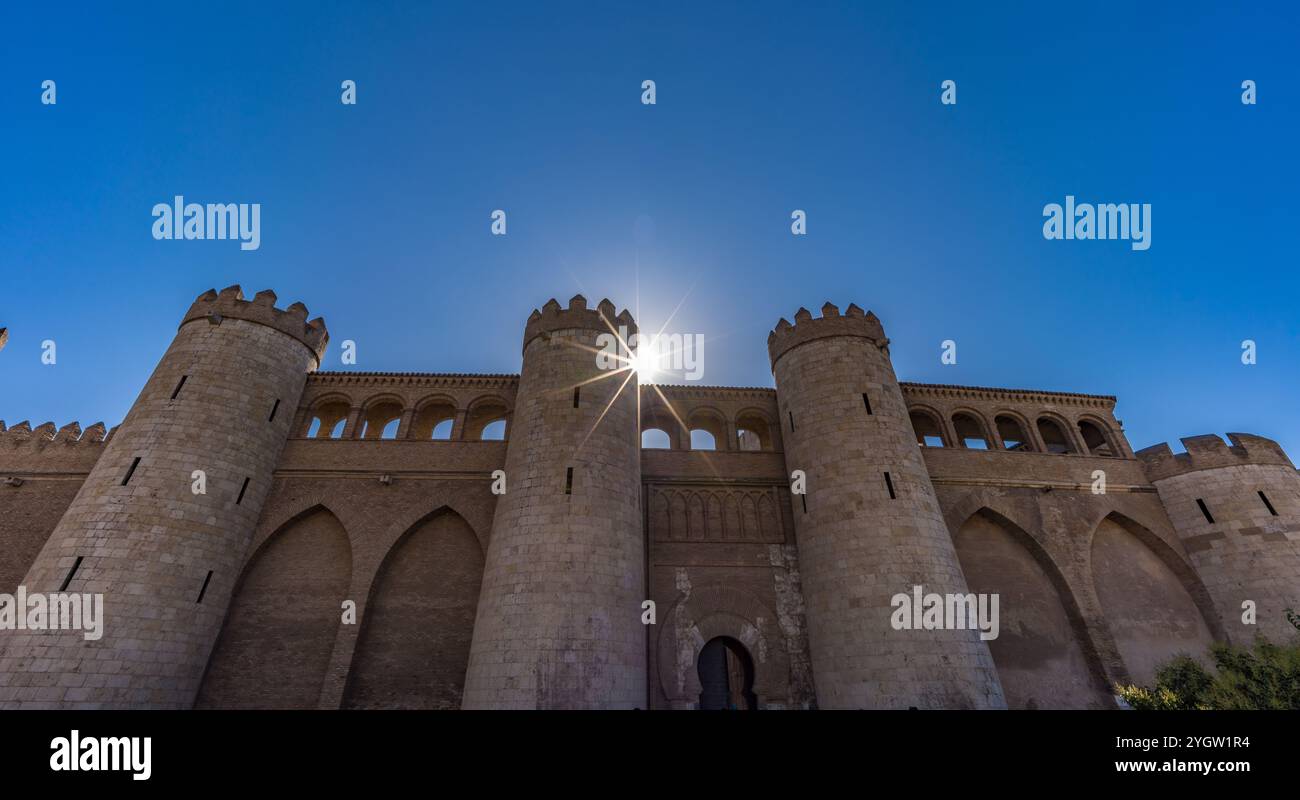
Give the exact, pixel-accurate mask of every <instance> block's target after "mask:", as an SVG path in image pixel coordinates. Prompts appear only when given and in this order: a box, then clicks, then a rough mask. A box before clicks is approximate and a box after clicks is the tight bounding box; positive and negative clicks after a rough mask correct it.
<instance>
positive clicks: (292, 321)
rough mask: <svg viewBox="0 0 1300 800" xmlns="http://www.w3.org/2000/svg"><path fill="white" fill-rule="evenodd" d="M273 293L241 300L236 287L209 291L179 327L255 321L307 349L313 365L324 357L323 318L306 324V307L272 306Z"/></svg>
mask: <svg viewBox="0 0 1300 800" xmlns="http://www.w3.org/2000/svg"><path fill="white" fill-rule="evenodd" d="M275 300H276V296H275V292H273V291H271V290H270V289H263V290H262V291H260V292H258V293H257V294H256V295H254V296H253V299H252V300H245V299H244V291H243V289H241V288H240V286H239V284H235V285H234V286H227V287H226V288H224V289H222V290H221V292H220V293H218V292H217V291H216V290H215V289H209V290H207V291H206V292H204V293H203V294H201V295H199V296H198V298H196V299H195V301H194V304H193V305H192V306H190V310H189V311H188V312H186V314H185V318H184V319H182V320H181V325H182V326H183V325H186V324H188V323H191V322H194V321H196V320H206V321H207V322H208V323H210V324H212V325H220V324H221V321H222V320H223V319H225V318H226V317H229V318H231V319H242V320H245V321H247V322H255V323H257V324H258V325H265V326H267V327H269V328H274V329H275V330H278V331H280V332H281V333H285V334H287V335H289V336H292V337H293V338H295V339H297V340H298V341H300V342H302V343H303V344H304V345H306V346H307V349H308V350H310V351H312V354H313V355H314V356H315V357H316V364H317V365H318V366H319V365H320V360H321V358H322V357H323V356H324V354H325V346H326V345H327V344H328V343H329V338H330V337H329V331H328V330H326V328H325V318H324V317H317V318H316V319H313V320H311V321H310V322H308V321H307V306H305V305H303V304H302V303H294V304H293V305H291V306H289V307H288V308H286V309H279V308H276V307H275Z"/></svg>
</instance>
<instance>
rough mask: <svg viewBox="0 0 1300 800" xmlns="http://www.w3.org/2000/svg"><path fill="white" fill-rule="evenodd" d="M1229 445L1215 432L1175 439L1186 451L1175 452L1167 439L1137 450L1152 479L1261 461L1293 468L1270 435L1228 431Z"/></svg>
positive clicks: (1157, 479)
mask: <svg viewBox="0 0 1300 800" xmlns="http://www.w3.org/2000/svg"><path fill="white" fill-rule="evenodd" d="M1228 440H1229V441H1231V442H1232V445H1231V446H1229V445H1228V444H1226V443H1225V442H1224V441H1223V439H1221V438H1219V436H1218V434H1213V433H1209V434H1204V435H1201V436H1188V437H1186V438H1183V439H1179V441H1180V442H1182V443H1183V447H1185V448H1186V449H1187V452H1186V453H1177V454H1175V453H1174V451H1173V450H1172V449H1171V448H1170V447H1169V445H1168V444H1167V443H1164V442H1162V443H1160V444H1157V445H1152V446H1151V447H1146V448H1143V449H1141V450H1139V451H1137V454H1136V455H1137V457H1138V458H1139V459H1140V460H1141V461H1142V467H1143V469H1144V470H1145V471H1146V475H1147V478H1148V479H1150V480H1151V481H1152V482H1153V483H1154V482H1155V481H1159V480H1163V479H1165V478H1172V477H1174V476H1175V475H1183V474H1186V473H1188V472H1196V471H1198V470H1205V469H1220V468H1222V467H1236V466H1241V465H1243V464H1262V465H1269V466H1283V467H1289V468H1294V465H1293V464H1292V463H1291V459H1290V458H1288V457H1287V454H1286V453H1285V452H1284V451H1283V450H1282V447H1281V446H1280V445H1278V443H1277V442H1275V441H1273V440H1272V439H1265V438H1264V437H1263V436H1255V435H1253V434H1249V433H1229V434H1228Z"/></svg>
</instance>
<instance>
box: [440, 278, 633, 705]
mask: <svg viewBox="0 0 1300 800" xmlns="http://www.w3.org/2000/svg"><path fill="white" fill-rule="evenodd" d="M620 328H621V329H622V330H620ZM615 331H617V332H618V334H617V335H621V336H625V337H626V336H630V335H631V334H632V333H635V331H636V328H635V324H634V323H633V321H632V317H631V315H630V314H629V313H628V312H627V311H624V312H623V313H622V314H619V315H618V316H617V317H616V316H615V314H614V305H613V304H612V303H610V302H609V301H608V300H604V301H602V302H601V303H600V305H599V306H598V308H597V310H595V311H592V310H588V309H587V301H586V300H585V299H584V298H583V297H582V296H577V297H574V298H573V299H572V300H571V301H569V307H568V309H562V308H561V307H560V305H559V303H557V302H555V300H551V301H550V302H548V303H547V304H546V305H545V306H543V307H542V310H541V311H540V312H538V311H534V312H533V313H532V315H531V316H530V317H529V318H528V324H527V327H526V328H525V330H524V359H523V369H522V372H521V375H520V378H519V392H518V400H517V402H516V405H515V410H514V415H513V417H512V419H511V421H510V423H509V432H508V438H509V444H508V445H507V448H506V468H505V472H506V492H505V494H504V495H502V496H501V497H500V499H499V500H498V502H497V508H496V515H495V517H494V519H493V522H492V538H491V541H490V542H489V543H488V551H487V562H486V564H485V567H484V572H483V588H482V591H481V594H480V596H479V603H478V615H477V620H476V621H475V624H474V640H473V644H472V645H471V647H470V655H469V668H468V670H467V673H466V678H465V696H464V700H463V701H462V706H463V707H464V708H512V709H513V708H525V709H533V708H538V709H545V708H636V707H640V708H644V707H645V705H646V655H645V640H646V634H645V629H644V628H643V626H642V625H641V619H640V617H641V611H642V609H641V603H642V602H643V601H644V600H645V543H644V537H643V533H642V518H641V447H640V421H639V419H638V409H637V400H638V388H637V376H636V373H635V372H633V371H631V370H630V369H628V368H627V367H626V365H625V364H622V363H619V364H617V365H615V366H616V368H614V369H605V368H602V364H601V362H600V361H598V355H597V351H598V350H600V349H601V347H602V344H606V343H607V342H608V340H598V337H600V336H601V335H602V334H607V335H614V332H615ZM606 366H607V365H606ZM618 367H621V368H618Z"/></svg>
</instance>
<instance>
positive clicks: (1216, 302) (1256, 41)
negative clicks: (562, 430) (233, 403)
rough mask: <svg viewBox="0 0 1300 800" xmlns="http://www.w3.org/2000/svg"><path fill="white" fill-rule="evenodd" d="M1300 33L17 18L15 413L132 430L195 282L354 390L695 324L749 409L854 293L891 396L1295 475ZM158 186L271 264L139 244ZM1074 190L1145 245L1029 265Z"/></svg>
mask: <svg viewBox="0 0 1300 800" xmlns="http://www.w3.org/2000/svg"><path fill="white" fill-rule="evenodd" d="M987 5H992V6H994V7H993V8H989V7H987ZM1224 5H1225V6H1226V5H1227V4H1224ZM1234 5H1236V4H1234ZM1296 8H1297V7H1296V6H1295V5H1294V4H1291V3H1276V4H1269V3H1262V4H1261V3H1249V4H1242V7H1240V8H1236V7H1234V8H1216V7H1214V6H1210V5H1196V4H1189V5H1185V4H1177V5H1174V4H1169V5H1164V4H1153V3H1143V4H1133V3H1114V4H1110V3H1105V4H1101V3H1089V4H1083V5H1079V4H1074V5H1069V6H1062V5H1059V4H1057V5H1052V4H1042V3H1025V4H1022V5H1013V4H1005V3H998V4H978V5H977V4H971V3H963V4H960V5H951V6H949V5H944V4H938V5H935V4H929V3H897V4H866V3H845V4H833V5H829V4H817V5H815V6H814V7H811V8H804V7H803V5H802V4H794V3H780V4H777V3H772V4H759V3H738V4H716V3H699V2H695V3H683V4H658V3H653V4H652V3H638V4H615V3H599V4H597V3H591V4H582V5H578V4H574V5H567V4H558V3H553V2H547V3H519V4H514V3H473V4H469V3H467V4H463V5H457V6H450V5H444V4H438V5H437V6H433V5H430V4H427V3H418V4H417V3H408V2H403V3H382V4H380V3H364V4H356V5H348V6H344V5H339V4H335V3H319V4H318V3H310V4H308V3H303V4H300V5H296V6H290V5H288V4H280V3H264V2H263V3H250V4H247V5H227V4H224V3H223V4H220V5H219V6H214V5H212V4H193V3H167V4H159V5H157V6H154V7H149V8H147V9H145V8H137V9H135V10H133V11H130V12H128V11H125V10H118V9H115V8H114V9H106V8H94V9H85V8H76V7H71V8H64V7H57V6H47V5H44V4H21V5H16V6H10V7H8V8H6V10H5V12H4V16H5V22H4V24H3V26H2V27H0V167H2V170H3V171H2V175H3V180H2V181H0V276H3V281H2V282H0V326H7V327H8V328H9V330H10V342H9V345H8V346H7V347H6V348H5V350H4V351H3V352H0V418H2V419H4V420H6V421H7V422H8V423H9V424H13V423H15V422H17V421H20V420H23V419H29V420H31V422H32V424H33V425H35V424H38V423H41V422H45V421H46V420H53V421H54V422H55V423H57V424H59V425H62V424H64V423H66V422H69V421H72V420H79V421H80V422H81V423H82V425H83V426H84V425H87V424H89V423H91V422H94V421H96V420H101V419H102V420H104V421H105V422H106V423H108V424H109V425H114V424H117V423H119V422H120V421H121V419H122V417H123V416H124V414H125V413H126V411H127V409H128V408H129V406H130V404H131V403H132V402H133V400H134V399H135V396H136V394H137V393H138V392H139V390H140V389H141V387H142V386H143V385H144V382H145V380H146V379H147V377H148V375H149V373H150V372H151V371H152V369H153V367H154V365H155V364H156V362H157V360H158V358H159V357H160V356H161V354H162V352H163V351H164V349H165V348H166V346H167V344H168V342H169V341H170V340H171V337H172V335H173V334H174V332H175V328H176V325H177V323H178V322H179V321H180V318H181V316H182V314H183V313H184V312H185V310H186V308H187V307H188V305H189V303H190V302H191V301H192V300H193V299H194V297H195V296H196V295H198V294H199V293H200V292H202V291H204V290H206V289H208V288H210V287H213V288H218V289H220V288H221V287H223V286H226V285H228V284H232V283H239V284H241V285H242V286H243V287H244V290H245V293H246V294H247V295H248V296H249V297H251V296H252V294H253V293H254V292H256V291H257V290H259V289H263V288H271V289H274V290H275V291H276V293H277V294H278V295H279V297H280V305H281V307H284V306H287V305H288V304H290V303H292V302H294V301H296V300H302V301H303V302H305V303H306V304H307V305H308V307H309V308H310V309H311V313H312V315H313V316H315V315H317V314H320V315H323V316H325V318H326V320H327V322H328V325H329V329H330V333H331V338H332V340H333V341H332V344H331V347H330V350H329V353H328V354H327V363H326V368H328V369H343V368H344V367H342V366H341V365H340V364H339V353H340V349H339V347H338V343H339V342H341V341H342V340H344V339H352V340H354V341H356V342H357V346H358V363H357V365H356V366H355V367H347V369H359V370H367V371H370V370H374V371H435V372H515V371H517V370H518V368H519V358H520V342H521V335H522V331H523V325H524V321H525V318H526V317H527V315H528V313H529V311H530V310H532V309H533V308H535V307H537V306H540V305H541V304H542V303H544V302H545V301H546V300H547V299H548V298H550V297H552V296H554V297H557V298H559V299H560V300H561V301H562V302H563V301H565V300H567V298H568V297H569V296H571V295H573V294H574V293H576V292H582V293H584V294H585V295H586V296H587V297H588V299H589V300H590V301H591V302H592V303H593V304H594V303H595V302H596V301H598V300H599V299H600V298H602V297H605V296H608V297H610V298H611V299H612V300H614V301H615V302H616V303H617V304H618V305H619V307H620V308H622V307H624V306H631V307H632V308H633V309H634V311H635V312H636V313H637V314H638V319H639V320H640V321H641V323H642V325H643V327H649V328H658V327H659V326H660V325H662V324H663V323H664V321H665V320H666V319H667V318H668V317H669V315H670V314H671V313H672V311H673V309H674V308H675V307H677V306H678V304H679V302H680V303H681V307H680V311H678V313H677V314H676V316H675V317H674V318H673V319H672V322H671V324H670V326H669V328H668V330H669V331H673V332H678V333H700V334H703V335H704V336H705V337H706V346H705V353H704V356H705V362H704V366H705V375H704V381H703V382H704V383H707V384H715V385H740V386H771V385H772V377H771V371H770V368H769V366H768V362H767V355H766V338H767V333H768V331H769V330H770V329H771V328H772V326H773V325H774V324H775V323H776V321H777V320H778V319H779V318H780V317H782V316H785V317H787V318H791V317H792V316H793V314H794V312H795V310H796V309H798V308H799V307H800V306H801V305H803V306H807V307H808V308H810V309H813V310H814V311H815V310H816V309H817V308H819V307H820V306H821V304H822V303H823V302H825V301H826V300H831V301H832V302H835V303H836V304H838V305H839V306H840V307H841V308H843V307H845V306H847V304H848V303H850V302H856V303H858V304H859V305H861V306H862V307H864V308H869V309H871V310H874V311H875V312H876V313H877V314H878V315H879V316H880V318H881V320H882V321H883V323H884V325H885V330H886V332H887V333H888V334H889V336H890V337H891V338H892V340H893V347H892V352H893V359H894V366H895V369H896V370H897V372H898V374H899V377H900V378H901V379H903V380H912V381H925V382H935V383H956V384H968V385H985V386H1003V387H1015V388H1035V389H1048V390H1058V391H1079V392H1092V393H1100V394H1115V395H1118V397H1119V401H1120V402H1119V406H1118V408H1117V412H1116V413H1117V415H1118V416H1119V417H1120V418H1121V419H1122V420H1123V421H1124V423H1125V428H1126V432H1127V434H1128V437H1129V440H1130V441H1131V442H1132V444H1133V445H1134V447H1137V448H1141V447H1144V446H1147V445H1150V444H1155V443H1158V442H1161V441H1170V442H1172V443H1174V445H1175V449H1181V448H1180V446H1178V445H1177V443H1176V440H1177V438H1178V437H1180V436H1189V435H1194V434H1202V433H1223V432H1225V431H1245V432H1251V433H1257V434H1260V435H1263V436H1269V437H1272V438H1275V439H1277V440H1279V441H1280V442H1282V444H1283V446H1284V447H1286V448H1287V449H1288V451H1289V452H1290V453H1291V455H1292V456H1293V457H1296V458H1300V414H1298V413H1297V396H1298V395H1300V372H1298V370H1297V364H1298V363H1300V324H1298V320H1297V290H1298V289H1300V275H1298V270H1297V267H1298V266H1300V259H1298V257H1297V251H1296V244H1295V229H1296V213H1297V205H1298V204H1297V202H1296V192H1297V190H1298V189H1300V157H1298V156H1297V150H1296V143H1297V141H1300V111H1298V110H1297V109H1300V69H1297V67H1298V66H1300V56H1297V51H1298V49H1300V12H1298V11H1297V10H1296ZM46 79H52V80H55V81H56V82H57V87H58V90H57V91H58V103H57V105H56V106H44V105H42V104H41V103H40V94H41V89H40V86H41V82H42V81H43V80H46ZM345 79H351V80H355V81H356V82H357V86H358V102H357V104H356V105H355V106H345V105H342V104H341V103H340V102H339V95H340V88H339V85H340V83H341V82H342V81H343V80H345ZM646 79H652V80H654V81H656V83H657V89H658V98H657V100H658V102H657V104H656V105H654V106H645V105H642V104H641V102H640V97H641V82H642V81H643V80H646ZM948 79H951V80H954V81H956V82H957V86H958V103H957V105H956V106H944V105H942V104H940V101H939V100H940V84H941V82H942V81H944V80H948ZM1246 79H1251V80H1254V81H1256V82H1257V85H1258V93H1259V101H1258V104H1257V105H1254V106H1246V105H1243V104H1242V103H1241V100H1240V95H1241V89H1240V85H1241V82H1242V81H1243V80H1246ZM176 194H183V195H184V196H185V197H186V198H187V200H191V201H194V202H200V203H208V202H213V203H225V202H231V203H238V202H246V203H261V205H262V219H261V223H262V224H261V247H260V249H258V250H256V251H251V252H244V251H241V250H240V248H239V245H238V243H237V242H235V241H155V240H154V239H153V238H152V236H151V226H152V223H153V218H152V217H151V215H150V210H151V209H152V207H153V205H154V204H155V203H160V202H163V203H166V202H170V201H171V198H172V197H173V196H174V195H176ZM1067 194H1073V195H1075V196H1076V197H1077V198H1078V199H1079V201H1080V202H1108V203H1121V202H1125V203H1130V202H1131V203H1150V204H1151V205H1152V229H1153V230H1152V246H1151V249H1150V250H1148V251H1146V252H1134V251H1132V250H1131V249H1130V248H1129V246H1128V243H1127V242H1114V241H1048V240H1045V239H1044V238H1043V235H1042V223H1043V217H1042V211H1043V206H1044V205H1045V204H1047V203H1052V202H1056V203H1062V202H1064V198H1065V196H1066V195H1067ZM497 208H500V209H504V210H505V211H506V212H507V214H508V225H509V227H508V235H506V236H504V237H496V236H492V235H491V234H490V232H489V226H490V222H491V220H490V218H489V215H490V214H491V212H492V210H493V209H497ZM793 209H803V210H805V211H807V213H808V235H807V236H803V237H796V236H792V235H791V233H790V212H791V211H792V210H793ZM683 298H684V301H683ZM46 339H52V340H54V341H55V342H56V343H57V348H58V349H57V358H58V361H57V364H55V365H53V366H47V365H43V364H42V363H41V359H40V356H41V342H42V341H43V340H46ZM946 339H952V340H954V341H956V342H957V346H958V362H957V364H956V365H955V366H945V365H943V364H941V363H940V358H939V357H940V343H941V342H942V341H944V340H946ZM1244 339H1254V340H1255V341H1256V342H1257V343H1258V364H1256V365H1255V366H1244V365H1243V364H1242V363H1241V359H1240V354H1241V342H1242V340H1244Z"/></svg>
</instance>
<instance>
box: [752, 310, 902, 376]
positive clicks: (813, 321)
mask: <svg viewBox="0 0 1300 800" xmlns="http://www.w3.org/2000/svg"><path fill="white" fill-rule="evenodd" d="M829 336H858V337H861V338H863V339H870V340H871V341H872V342H874V343H875V344H876V346H877V347H879V348H880V349H881V350H883V351H884V352H885V355H886V356H888V355H889V339H888V338H886V337H885V328H884V326H883V325H881V324H880V320H879V319H878V318H877V317H876V315H875V314H873V313H871V312H870V311H866V312H864V311H863V310H862V309H861V308H858V306H857V304H856V303H849V307H848V308H847V309H845V310H844V314H842V315H841V314H840V309H839V307H838V306H836V305H834V304H832V303H829V302H828V303H826V304H824V305H823V306H822V315H821V316H820V317H816V318H814V317H813V315H812V312H811V311H809V310H808V309H806V308H800V309H799V310H798V311H796V312H795V315H794V324H793V325H791V324H790V323H789V322H788V321H787V320H786V319H785V317H782V318H781V320H780V321H779V322H777V323H776V328H775V329H774V330H773V331H772V332H771V333H769V334H768V335H767V355H768V358H770V359H771V362H772V366H773V368H775V367H776V362H777V359H779V358H780V357H781V356H783V355H785V353H786V352H787V351H789V350H791V349H793V348H795V347H798V346H799V345H801V344H805V343H807V342H810V341H812V340H814V339H824V338H826V337H829Z"/></svg>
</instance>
